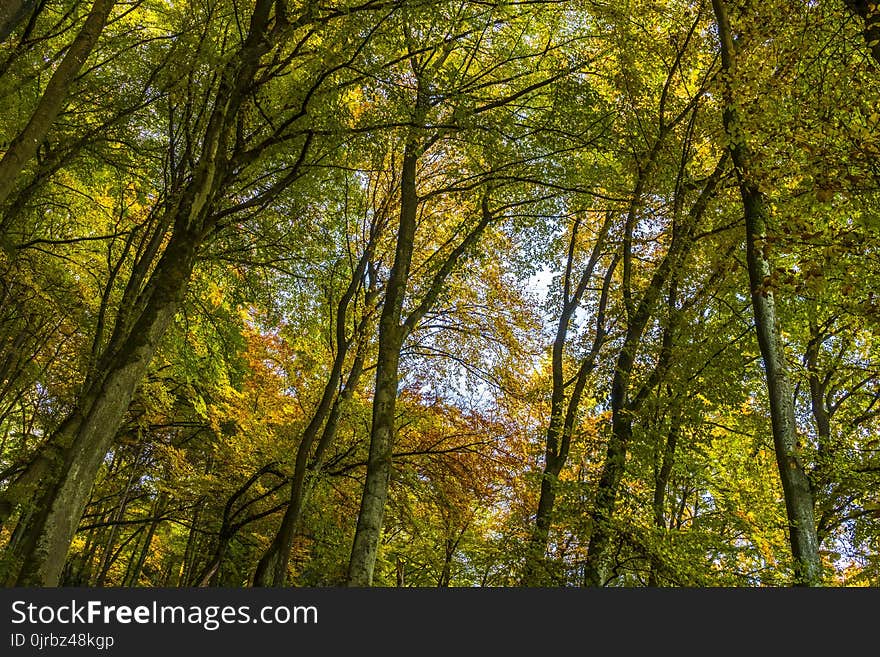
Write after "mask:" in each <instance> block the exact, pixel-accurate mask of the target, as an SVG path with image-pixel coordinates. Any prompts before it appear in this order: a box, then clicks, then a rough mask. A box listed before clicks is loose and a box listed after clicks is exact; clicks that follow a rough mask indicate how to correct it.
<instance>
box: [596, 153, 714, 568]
mask: <svg viewBox="0 0 880 657" xmlns="http://www.w3.org/2000/svg"><path fill="white" fill-rule="evenodd" d="M726 162H727V158H726V157H725V156H722V158H721V159H720V160H719V162H718V164H717V165H716V167H715V170H714V171H713V172H712V174H711V175H710V176H709V178H708V179H707V181H706V183H705V185H704V187H703V189H702V190H701V192H700V196H699V197H698V198H697V200H696V201H695V202H694V204H693V206H691V208H690V211H689V212H688V214H687V217H685V219H684V225H681V226H679V225H677V224H676V223H675V222H674V223H673V226H672V242H671V244H670V246H669V249H668V251H667V252H666V255H665V256H664V257H663V260H662V261H661V262H660V264H659V265H658V266H657V268H656V269H655V270H654V274H653V276H652V277H651V281H650V282H649V283H648V286H647V288H646V289H645V291H644V293H643V294H642V298H641V300H640V301H639V304H638V306H637V307H636V309H635V311H634V312H633V314H632V316H631V317H630V319H629V321H628V322H627V327H626V335H625V337H624V341H623V345H622V347H621V349H620V353H619V354H618V357H617V361H616V364H615V367H614V374H613V376H612V379H611V395H610V401H611V436H610V437H609V440H608V447H607V451H606V455H605V462H604V465H603V466H602V474H601V476H600V478H599V485H598V488H597V490H596V504H595V509H594V511H593V529H592V532H591V533H590V540H589V542H588V544H587V557H586V561H585V563H584V585H585V586H604V585H605V583H606V580H607V575H608V570H609V565H610V564H609V559H610V552H611V541H612V538H613V530H612V526H611V523H612V520H613V517H614V507H615V505H616V503H617V493H618V490H619V489H620V482H621V481H622V479H623V474H624V471H625V469H626V456H627V453H628V451H629V444H630V441H631V439H632V434H633V415H634V413H635V412H636V411H637V410H638V408H639V406H640V404H641V403H642V402H643V401H644V398H643V396H642V395H637V396H636V398H635V399H633V400H632V401H631V400H630V395H629V386H630V379H631V377H632V373H633V367H634V365H635V361H636V356H637V355H638V351H639V349H640V347H641V343H642V336H643V335H644V332H645V329H646V328H647V326H648V322H649V321H650V320H651V318H652V317H653V315H654V312H655V306H656V304H657V300H658V298H659V297H660V294H661V292H662V291H663V288H664V287H665V286H666V284H667V281H668V280H669V278H670V275H673V274H674V272H676V271H677V270H678V267H679V266H680V265H681V263H682V262H683V260H684V258H685V257H686V256H687V254H688V253H689V251H690V248H691V246H692V241H693V233H694V230H695V228H696V226H697V224H698V223H699V220H700V218H701V217H702V216H703V213H704V212H705V211H706V207H707V206H708V204H709V201H710V199H711V198H712V197H713V196H714V194H715V189H716V188H717V186H718V182H719V181H720V180H721V176H722V174H723V172H724V168H725V165H726ZM679 198H680V197H679ZM678 203H680V201H677V203H676V205H678ZM661 355H662V352H661ZM658 371H659V370H658Z"/></svg>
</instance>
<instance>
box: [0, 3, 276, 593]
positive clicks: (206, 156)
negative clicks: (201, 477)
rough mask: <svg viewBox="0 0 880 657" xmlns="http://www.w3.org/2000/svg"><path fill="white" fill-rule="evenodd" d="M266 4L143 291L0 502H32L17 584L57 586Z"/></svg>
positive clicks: (142, 360)
mask: <svg viewBox="0 0 880 657" xmlns="http://www.w3.org/2000/svg"><path fill="white" fill-rule="evenodd" d="M105 2H108V0H97V2H96V3H95V6H96V7H97V6H99V5H100V6H103V5H101V3H105ZM111 4H112V3H111ZM273 5H274V3H273V2H271V0H258V2H257V3H256V6H255V8H254V10H253V13H252V15H251V23H250V29H249V32H248V35H247V38H246V39H245V41H244V43H243V45H242V47H241V50H240V51H239V53H238V55H237V56H236V57H233V58H232V59H231V60H230V61H229V62H228V63H227V65H226V67H225V68H224V70H223V72H222V74H221V76H220V83H219V85H218V89H217V93H216V96H215V103H214V106H213V108H212V110H211V115H210V118H209V120H208V124H207V127H206V128H205V133H204V139H203V141H202V148H201V151H200V154H199V159H198V162H197V164H196V166H195V168H194V170H193V173H192V178H191V180H190V181H189V183H188V184H187V186H186V188H185V189H184V190H183V194H182V195H181V196H180V197H179V198H178V200H177V202H176V203H174V204H172V205H171V207H170V208H169V210H168V216H169V218H170V221H169V224H173V225H174V231H173V233H172V236H171V238H170V240H169V242H168V245H167V246H166V248H165V251H164V252H163V254H162V256H161V258H160V259H159V262H158V264H157V265H156V269H155V270H154V271H153V273H152V274H151V275H150V278H149V281H148V283H147V285H146V287H145V289H144V290H143V291H142V292H141V294H140V295H138V297H137V299H136V301H135V302H134V308H133V310H134V312H131V311H132V308H127V309H126V308H123V309H120V313H119V317H117V321H116V326H115V329H114V333H113V336H112V337H111V339H110V341H109V343H108V346H107V348H106V350H105V353H104V356H103V357H102V358H101V359H100V361H99V362H98V366H97V368H96V374H95V376H92V377H89V380H88V381H87V382H86V384H85V387H84V392H83V394H82V395H81V396H80V399H79V403H78V406H77V408H76V410H75V411H74V412H73V414H71V415H70V416H69V417H68V418H67V419H66V420H65V421H64V422H63V423H62V424H61V425H60V426H59V428H58V429H57V431H56V432H55V433H54V434H53V436H52V437H51V438H50V439H49V441H48V444H47V447H46V449H45V450H43V453H41V454H40V456H39V457H38V458H37V459H35V461H34V463H33V464H32V465H31V466H30V467H28V469H27V470H26V471H25V472H24V473H23V474H22V476H21V477H19V479H18V480H17V481H16V482H14V483H13V485H12V486H11V487H10V489H9V490H7V491H5V492H4V494H3V497H2V499H0V519H2V518H3V517H5V515H8V514H9V513H10V512H11V511H12V509H14V508H15V506H17V505H18V504H20V503H22V502H23V501H25V500H26V499H27V498H28V497H29V496H30V495H31V494H33V493H36V494H37V496H38V497H37V504H36V509H37V511H36V513H35V514H34V515H33V516H32V517H31V521H30V523H29V525H28V527H27V528H26V530H25V534H24V536H23V540H22V541H21V543H20V544H19V546H18V547H19V548H20V549H19V552H18V554H16V555H15V556H16V559H14V562H15V563H13V564H12V566H13V568H16V566H17V563H20V564H21V565H20V568H19V569H18V576H17V580H16V581H17V583H18V584H19V585H21V586H24V585H30V586H55V585H57V584H58V580H59V577H60V575H61V569H62V568H63V565H64V559H65V555H66V553H67V549H68V546H69V545H70V541H71V539H72V538H73V534H74V532H75V531H76V526H77V524H78V523H79V520H80V518H81V517H82V513H83V509H84V508H85V504H86V502H87V501H88V497H89V494H90V492H91V489H92V486H93V484H94V481H95V477H96V476H97V473H98V470H99V468H100V466H101V463H102V461H103V459H104V456H105V455H106V453H107V451H108V449H109V448H110V445H111V443H112V440H113V437H114V436H115V435H116V432H117V430H118V428H119V426H120V425H121V423H122V421H123V419H124V415H125V412H126V410H127V409H128V406H129V404H130V402H131V399H132V396H133V395H134V392H135V389H136V388H137V386H138V384H139V383H140V381H141V379H142V378H143V375H144V374H145V373H146V370H147V367H148V366H149V363H150V360H151V359H152V356H153V354H154V353H155V351H156V349H157V348H158V346H159V343H160V341H161V339H162V337H163V335H164V333H165V331H166V329H167V327H168V326H169V325H170V324H171V322H172V320H173V318H174V315H175V314H176V312H177V309H178V306H179V304H180V302H181V300H182V297H183V295H184V292H185V290H186V287H187V284H188V283H189V279H190V276H191V274H192V270H193V266H194V264H195V260H196V256H197V253H198V249H199V247H200V246H201V243H202V240H203V239H204V237H205V235H206V233H207V232H208V230H209V229H210V228H211V225H210V224H209V222H208V220H207V217H209V216H210V214H209V213H210V210H211V208H212V205H213V203H214V201H215V199H216V197H217V195H218V193H219V192H220V190H221V189H222V183H223V180H224V178H225V171H226V165H227V163H228V158H229V153H228V142H229V135H230V133H231V131H232V130H233V129H234V127H235V123H236V117H237V115H238V110H239V108H240V107H241V104H242V102H243V101H244V98H245V96H246V95H247V93H248V91H249V86H250V84H251V81H252V80H253V78H254V76H255V75H256V72H257V70H258V68H259V63H260V59H261V57H262V55H264V54H265V53H266V52H268V51H269V50H270V49H271V48H272V45H273V41H272V39H270V38H268V34H267V31H268V26H269V23H270V13H271V9H272V7H273ZM93 9H94V8H93ZM108 11H109V9H108ZM90 18H91V17H90ZM83 29H84V30H85V29H86V28H85V27H84V28H83ZM273 35H274V36H275V37H276V38H277V37H278V34H273ZM7 155H8V153H7ZM4 161H5V158H4ZM0 180H5V178H2V177H0ZM0 199H2V196H0ZM126 311H128V312H129V313H131V314H130V316H131V317H132V319H129V314H127V312H126Z"/></svg>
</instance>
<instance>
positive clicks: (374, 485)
mask: <svg viewBox="0 0 880 657" xmlns="http://www.w3.org/2000/svg"><path fill="white" fill-rule="evenodd" d="M418 150H419V146H418V144H417V143H416V137H415V135H410V137H409V139H408V140H407V143H406V147H405V149H404V155H403V165H402V171H401V183H400V194H401V197H400V221H399V225H398V230H397V247H396V249H395V253H394V264H393V266H392V268H391V274H390V277H389V280H388V285H387V287H386V291H385V300H384V303H383V305H382V315H381V318H380V320H379V345H378V350H379V353H378V357H377V363H376V389H375V393H374V397H373V421H372V428H371V431H370V455H369V459H368V461H367V477H366V481H365V482H364V492H363V496H362V497H361V506H360V511H359V512H358V522H357V528H356V530H355V535H354V544H353V546H352V549H351V559H350V560H349V565H348V585H349V586H370V585H371V584H372V583H373V569H374V567H375V565H376V556H377V553H378V549H379V537H380V534H381V532H382V521H383V519H384V515H385V500H386V499H387V497H388V482H389V479H390V477H391V451H392V449H393V447H394V438H395V429H396V427H395V421H396V414H395V409H396V405H397V386H398V366H399V364H400V349H401V347H402V346H403V340H404V337H405V330H404V327H403V326H402V325H401V321H400V319H401V313H402V309H403V299H404V296H405V295H406V288H407V282H408V279H409V268H410V263H411V261H412V254H413V246H414V240H415V232H416V214H417V210H418V195H417V192H416V167H417V165H418V152H417V151H418Z"/></svg>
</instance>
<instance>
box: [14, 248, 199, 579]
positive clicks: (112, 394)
mask: <svg viewBox="0 0 880 657" xmlns="http://www.w3.org/2000/svg"><path fill="white" fill-rule="evenodd" d="M195 247H196V242H195V240H194V239H192V238H190V239H181V240H178V242H177V243H176V244H175V243H174V242H172V244H169V246H168V249H167V250H166V252H165V254H164V255H163V257H162V260H161V261H160V263H159V265H158V268H157V272H156V274H155V277H154V281H155V285H154V288H153V294H152V295H151V300H150V303H149V304H148V305H147V307H146V309H145V312H144V313H143V314H142V315H141V317H140V318H139V321H138V322H137V323H136V325H135V327H134V328H133V330H132V331H131V332H130V334H129V337H128V339H127V340H126V342H125V344H124V348H123V349H122V350H121V351H120V352H119V353H117V354H115V355H114V357H113V358H112V360H111V361H110V362H109V363H108V365H107V367H106V369H105V371H106V372H107V374H106V376H104V377H102V378H101V379H100V380H98V381H96V382H95V383H94V384H93V386H91V388H90V389H89V390H88V391H87V392H86V394H85V395H84V396H83V401H82V402H81V404H80V410H79V411H78V412H77V413H76V414H75V415H72V416H71V417H70V418H68V420H67V421H65V422H64V423H63V424H62V425H61V427H60V428H59V430H58V432H56V434H55V435H54V436H53V438H52V442H51V447H50V449H51V451H50V452H49V453H48V454H43V455H42V459H44V463H45V465H44V466H43V467H42V468H40V470H42V473H41V474H42V477H41V480H42V481H39V482H33V483H34V484H38V483H44V482H45V484H48V485H46V486H45V488H42V487H40V490H41V495H40V497H39V498H38V501H37V504H36V507H37V510H38V511H37V513H36V514H35V516H34V517H33V518H32V519H31V522H30V523H29V525H28V529H27V533H26V536H25V538H24V540H23V541H22V543H21V544H20V546H19V553H20V554H21V555H22V557H23V561H22V565H21V569H20V572H19V575H18V579H17V583H18V584H19V585H20V586H23V585H32V586H54V585H56V584H57V582H58V577H59V576H60V573H61V568H62V567H63V565H64V559H65V556H66V554H67V548H68V546H69V545H70V541H71V539H72V538H73V534H74V532H75V531H76V527H77V525H78V524H79V519H80V517H82V513H83V510H84V509H85V505H86V503H87V501H88V498H89V495H90V494H91V490H92V485H93V483H94V481H95V478H96V477H97V474H98V470H99V468H100V466H101V463H102V461H103V459H104V455H105V454H106V453H107V451H108V450H109V449H110V445H111V444H112V441H113V438H114V436H115V435H116V432H117V431H118V429H119V426H120V425H121V423H122V420H123V418H124V415H125V411H126V410H127V409H128V405H129V403H130V401H131V398H132V396H133V395H134V391H135V389H136V387H137V385H138V384H139V383H140V381H141V379H142V378H143V375H144V373H145V372H146V369H147V366H148V364H149V361H150V359H151V358H152V356H153V353H155V350H156V348H157V347H158V344H159V341H160V340H161V338H162V336H163V335H164V333H165V330H166V328H167V327H168V325H169V324H170V323H171V320H172V319H173V318H174V315H175V314H176V312H177V307H178V304H179V302H180V298H181V297H182V295H183V291H184V288H185V286H186V283H187V282H188V280H189V276H190V273H191V271H192V267H193V264H194V262H195ZM45 484H44V485H45ZM20 493H21V491H19V494H20Z"/></svg>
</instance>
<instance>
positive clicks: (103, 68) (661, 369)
mask: <svg viewBox="0 0 880 657" xmlns="http://www.w3.org/2000/svg"><path fill="white" fill-rule="evenodd" d="M0 154H2V155H0V580H2V582H3V584H4V586H7V587H13V586H89V587H103V586H121V587H134V586H142V587H201V586H223V587H250V586H260V587H266V586H275V587H279V586H302V587H329V586H356V587H364V586H383V587H394V586H414V587H475V586H488V587H535V586H540V587H562V586H565V587H601V586H612V587H640V586H652V587H653V586H672V587H788V586H880V433H878V428H880V421H878V418H880V351H878V349H877V346H878V345H880V296H878V294H877V293H876V292H875V291H876V290H878V289H880V11H878V7H877V5H876V4H875V3H872V2H860V1H856V0H786V1H784V2H783V1H782V0H767V1H766V2H755V1H754V0H711V1H710V0H620V1H616V2H615V1H612V0H595V1H590V0H571V1H568V0H518V1H517V0H510V1H501V0H498V1H496V0H475V1H463V0H457V1H452V0H320V1H315V0H4V1H3V2H2V6H0Z"/></svg>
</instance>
